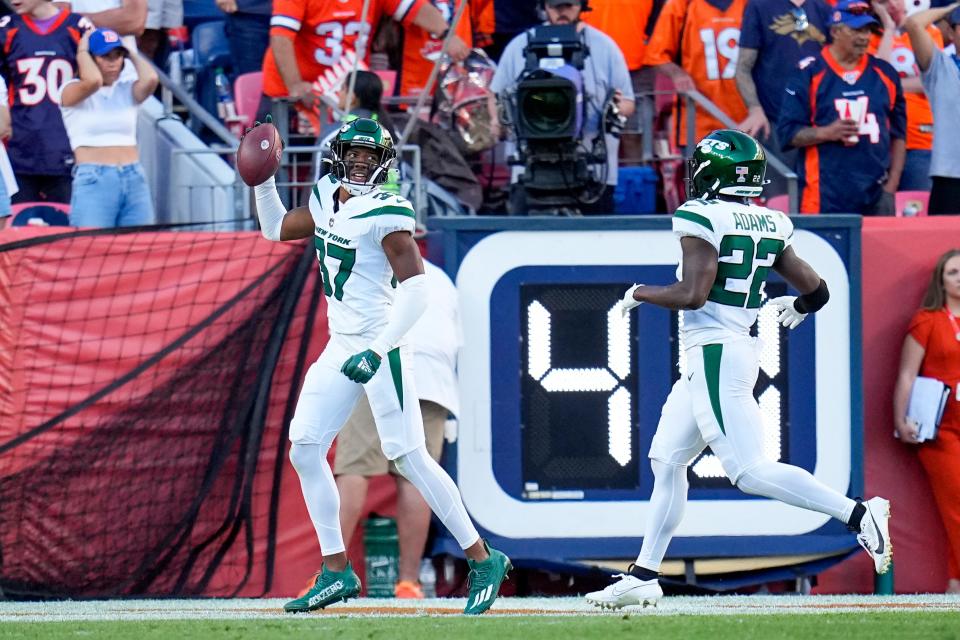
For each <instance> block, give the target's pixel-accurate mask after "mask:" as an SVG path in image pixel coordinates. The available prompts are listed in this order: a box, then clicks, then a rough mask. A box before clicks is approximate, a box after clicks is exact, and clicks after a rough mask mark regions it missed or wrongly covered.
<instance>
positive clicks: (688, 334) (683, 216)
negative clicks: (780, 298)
mask: <svg viewBox="0 0 960 640" xmlns="http://www.w3.org/2000/svg"><path fill="white" fill-rule="evenodd" d="M673 232H674V233H675V234H676V235H677V236H678V237H679V238H683V237H684V236H692V237H695V238H700V239H702V240H706V241H707V242H709V243H710V244H711V245H713V248H714V249H716V250H717V255H718V256H719V259H718V263H717V276H716V279H715V280H714V282H713V286H712V287H711V289H710V295H709V296H708V298H707V302H706V304H704V305H703V307H701V308H700V309H697V310H696V311H685V312H684V313H683V328H682V331H683V335H682V338H683V344H684V346H685V347H687V348H689V347H693V346H698V345H704V344H722V343H725V342H731V341H733V340H739V339H742V338H743V337H745V336H748V335H749V334H750V327H751V326H753V323H754V322H756V321H757V313H758V312H759V309H760V302H761V299H762V297H763V287H764V284H765V282H766V279H767V272H768V271H769V270H770V269H771V268H772V267H773V264H774V262H776V260H777V258H779V257H780V254H782V253H783V251H784V250H785V249H786V248H787V247H789V246H790V244H791V242H792V241H793V223H792V222H791V221H790V218H788V217H787V216H786V215H784V214H783V213H781V212H779V211H775V210H773V209H767V208H765V207H759V206H756V205H752V204H742V203H737V202H728V201H725V200H688V201H687V202H685V203H683V204H682V205H681V206H680V208H679V209H677V211H676V213H675V214H674V216H673ZM682 270H683V262H682V261H681V263H680V265H679V266H678V267H677V278H678V279H680V277H681V274H682Z"/></svg>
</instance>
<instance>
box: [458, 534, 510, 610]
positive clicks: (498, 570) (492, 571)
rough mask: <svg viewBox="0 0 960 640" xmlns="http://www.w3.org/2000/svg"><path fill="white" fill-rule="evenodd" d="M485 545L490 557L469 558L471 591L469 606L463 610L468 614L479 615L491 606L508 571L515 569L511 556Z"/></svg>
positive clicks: (468, 597)
mask: <svg viewBox="0 0 960 640" xmlns="http://www.w3.org/2000/svg"><path fill="white" fill-rule="evenodd" d="M483 545H484V546H485V547H486V548H487V553H489V554H490V557H489V558H487V559H486V560H483V561H480V562H476V561H474V560H471V559H469V558H467V565H468V566H469V567H470V576H469V580H470V593H469V594H468V595H467V607H466V608H465V609H464V610H463V612H464V613H465V614H466V615H468V616H478V615H480V614H481V613H483V612H484V611H486V610H487V609H489V608H490V606H491V605H492V604H493V601H494V600H496V599H497V594H499V593H500V583H502V582H503V581H504V580H505V579H506V577H507V572H508V571H510V569H513V565H512V564H510V558H508V557H507V556H506V555H504V554H503V553H502V552H500V551H497V550H496V549H492V548H491V547H490V545H488V544H487V543H486V542H484V543H483Z"/></svg>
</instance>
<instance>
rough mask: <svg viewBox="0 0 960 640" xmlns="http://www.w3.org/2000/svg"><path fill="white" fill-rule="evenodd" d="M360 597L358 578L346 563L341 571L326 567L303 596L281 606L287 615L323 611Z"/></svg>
mask: <svg viewBox="0 0 960 640" xmlns="http://www.w3.org/2000/svg"><path fill="white" fill-rule="evenodd" d="M358 595H360V578H358V577H357V574H355V573H354V572H353V567H352V566H350V563H349V562H348V563H347V568H346V569H344V570H343V571H330V570H329V569H327V567H326V566H324V567H323V570H322V571H321V572H320V573H318V574H317V580H316V582H314V583H313V586H312V587H311V588H310V590H309V591H307V592H306V593H305V594H303V595H302V596H300V597H299V598H297V599H296V600H291V601H290V602H288V603H287V604H285V605H283V610H284V611H286V612H287V613H305V612H307V611H314V610H316V609H324V608H326V607H328V606H330V605H331V604H334V603H337V602H346V601H347V599H348V598H356V597H357V596H358Z"/></svg>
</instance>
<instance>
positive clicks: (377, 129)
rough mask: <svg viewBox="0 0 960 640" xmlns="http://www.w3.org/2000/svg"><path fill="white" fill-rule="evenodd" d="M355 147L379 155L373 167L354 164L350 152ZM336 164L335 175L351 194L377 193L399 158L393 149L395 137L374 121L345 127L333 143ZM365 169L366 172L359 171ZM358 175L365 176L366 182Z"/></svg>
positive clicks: (360, 119)
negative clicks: (348, 156) (377, 188)
mask: <svg viewBox="0 0 960 640" xmlns="http://www.w3.org/2000/svg"><path fill="white" fill-rule="evenodd" d="M352 147H362V148H364V149H371V150H373V151H374V152H375V154H376V155H377V160H376V162H375V164H373V165H372V166H365V167H364V166H360V165H361V164H362V163H355V162H350V161H349V160H348V159H347V152H348V151H349V150H350V149H351V148H352ZM330 151H331V154H332V156H333V157H332V158H331V161H332V163H333V168H332V170H333V175H334V176H335V177H336V178H337V179H338V180H340V184H341V185H342V186H343V188H344V189H346V190H347V192H348V193H350V194H351V195H355V196H362V195H366V194H368V193H370V192H371V191H373V190H374V189H375V188H376V187H377V186H378V185H381V184H383V183H385V182H386V181H387V178H388V175H389V171H390V166H391V165H392V164H393V161H394V159H396V157H397V152H396V150H395V149H394V148H393V136H391V135H390V132H389V131H387V130H386V128H384V127H382V126H380V123H379V122H377V121H376V120H371V119H370V118H356V119H354V120H350V121H348V122H346V123H344V125H343V126H342V127H340V131H338V132H337V135H336V136H335V137H334V139H333V142H331V143H330ZM360 169H365V171H358V170H360ZM358 173H364V174H365V175H364V177H363V178H362V179H360V178H359V175H358Z"/></svg>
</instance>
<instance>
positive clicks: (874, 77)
mask: <svg viewBox="0 0 960 640" xmlns="http://www.w3.org/2000/svg"><path fill="white" fill-rule="evenodd" d="M840 117H843V118H849V119H852V120H857V121H859V123H860V133H859V136H858V137H859V140H858V141H857V142H856V143H855V144H850V145H849V146H848V145H845V144H844V143H842V142H824V143H821V144H815V145H810V146H808V147H802V148H801V149H800V156H799V158H798V163H797V164H798V166H797V173H798V174H799V176H800V184H801V188H802V197H801V203H800V210H801V211H802V212H804V213H818V212H819V213H865V212H868V211H869V210H870V209H871V208H872V207H873V205H874V204H875V203H876V202H877V201H878V200H879V199H880V196H881V190H882V189H883V181H884V179H885V177H886V175H887V168H888V167H889V166H890V141H891V140H892V139H894V138H896V139H905V138H906V135H907V134H906V130H907V105H906V102H905V101H904V99H903V89H902V87H901V86H900V76H899V75H898V74H897V72H896V70H895V69H894V68H893V67H892V66H891V65H890V64H889V63H888V62H885V61H884V60H880V59H878V58H875V57H873V56H872V55H869V54H868V55H865V56H864V57H863V60H862V61H861V62H860V65H859V66H858V67H857V68H856V69H854V70H851V71H847V70H845V69H843V67H841V66H840V65H839V64H838V63H837V61H836V60H835V59H834V58H833V56H832V55H831V54H830V49H829V47H824V48H823V51H822V52H821V53H820V54H818V55H817V56H816V57H815V58H813V59H812V60H810V61H808V62H806V63H805V64H802V65H801V68H799V69H797V70H796V71H795V72H794V74H793V75H792V76H791V77H790V79H789V80H788V81H787V87H786V90H785V91H784V96H783V102H782V104H781V109H780V119H779V120H778V121H777V137H778V139H779V140H780V141H781V142H782V143H783V147H784V149H788V148H790V141H791V140H793V137H794V136H795V135H796V134H797V132H798V131H800V130H801V129H803V128H804V127H810V126H815V127H825V126H827V125H829V124H831V123H832V122H834V121H835V120H837V119H838V118H840Z"/></svg>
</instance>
